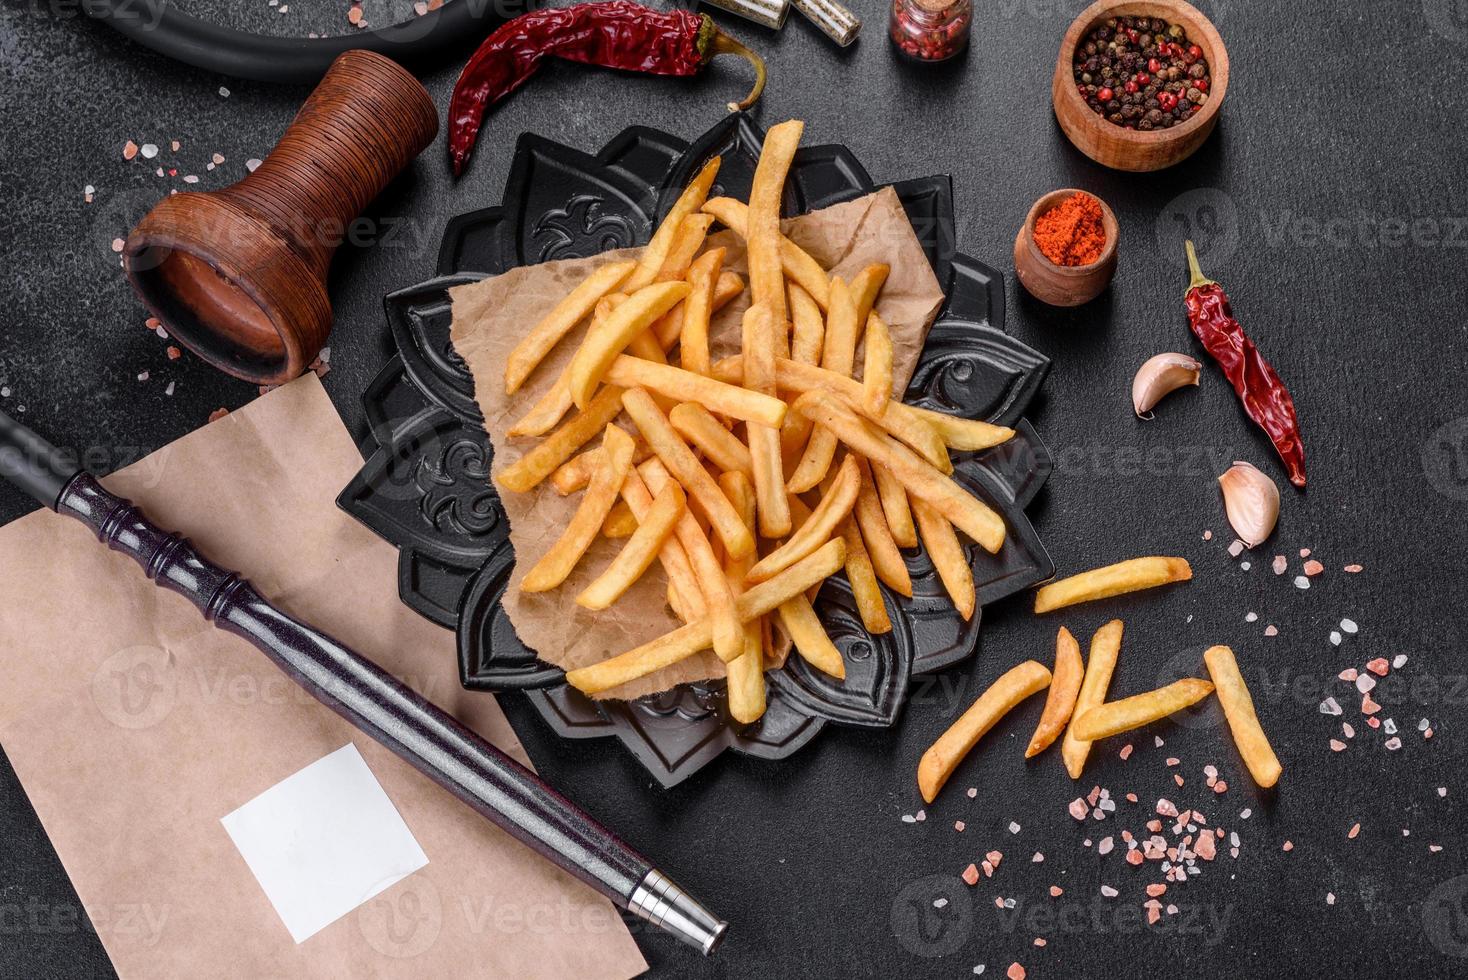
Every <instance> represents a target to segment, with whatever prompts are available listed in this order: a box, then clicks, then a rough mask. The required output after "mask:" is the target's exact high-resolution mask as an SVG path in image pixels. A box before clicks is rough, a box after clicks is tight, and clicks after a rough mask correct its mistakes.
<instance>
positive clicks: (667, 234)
mask: <svg viewBox="0 0 1468 980" xmlns="http://www.w3.org/2000/svg"><path fill="white" fill-rule="evenodd" d="M719 163H720V159H719V158H718V157H714V158H713V159H712V160H710V161H709V162H708V163H706V164H704V165H703V169H702V170H700V171H699V172H698V174H697V175H696V176H695V177H694V178H693V179H692V180H691V181H689V182H688V186H687V187H685V188H683V193H681V194H679V195H678V200H676V201H674V202H673V206H672V207H671V208H669V209H668V213H667V215H666V216H665V217H664V218H663V223H662V224H661V225H659V226H658V230H657V231H655V232H653V236H652V240H651V241H649V242H648V243H647V248H645V249H643V250H642V257H641V259H639V260H638V263H637V268H636V269H635V270H633V272H632V275H631V276H630V277H629V278H628V279H627V282H626V283H624V284H623V287H622V288H623V289H625V290H626V291H627V292H629V293H630V292H632V291H633V290H635V289H641V288H642V287H643V286H648V285H651V284H652V283H653V282H654V281H655V280H656V279H657V277H658V273H659V272H661V271H662V270H663V263H664V262H665V261H667V258H668V253H669V252H671V251H672V249H673V243H674V241H675V240H676V239H677V237H678V233H679V231H680V230H681V229H682V226H683V219H684V218H686V217H688V216H689V215H690V214H693V213H694V212H695V211H699V210H702V208H703V204H704V201H706V200H707V199H708V196H709V189H710V188H711V187H713V186H714V178H716V177H718V176H719Z"/></svg>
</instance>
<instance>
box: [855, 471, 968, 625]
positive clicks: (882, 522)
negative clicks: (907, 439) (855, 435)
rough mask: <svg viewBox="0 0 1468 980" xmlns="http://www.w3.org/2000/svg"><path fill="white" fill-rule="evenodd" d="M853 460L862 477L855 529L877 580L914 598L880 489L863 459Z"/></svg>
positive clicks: (858, 494)
mask: <svg viewBox="0 0 1468 980" xmlns="http://www.w3.org/2000/svg"><path fill="white" fill-rule="evenodd" d="M852 458H853V459H855V460H856V467H857V470H858V472H859V474H860V476H861V484H860V486H859V487H858V488H857V491H856V507H855V508H854V509H853V513H854V514H855V515H856V526H857V527H858V528H859V529H860V530H861V539H862V541H863V542H864V543H865V544H866V549H867V554H868V556H870V558H871V560H872V568H873V569H875V570H876V573H877V578H879V579H881V580H882V583H883V584H884V585H886V586H887V587H888V588H889V589H891V590H892V591H893V592H896V593H897V594H898V595H902V596H906V597H907V598H909V599H911V598H912V576H911V575H910V574H909V573H908V571H907V562H906V561H904V560H903V558H902V552H901V551H900V550H898V547H897V542H896V540H895V539H893V537H892V529H891V528H889V527H888V526H887V517H886V515H885V514H884V513H883V512H882V501H881V500H880V499H879V497H878V496H877V486H876V484H875V483H874V482H873V479H872V470H871V466H870V465H869V464H868V463H867V461H866V460H864V459H862V458H860V457H856V456H854V457H852ZM965 618H967V617H965Z"/></svg>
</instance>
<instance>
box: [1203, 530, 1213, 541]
mask: <svg viewBox="0 0 1468 980" xmlns="http://www.w3.org/2000/svg"><path fill="white" fill-rule="evenodd" d="M1203 540H1204V541H1212V540H1213V532H1212V531H1204V532H1203Z"/></svg>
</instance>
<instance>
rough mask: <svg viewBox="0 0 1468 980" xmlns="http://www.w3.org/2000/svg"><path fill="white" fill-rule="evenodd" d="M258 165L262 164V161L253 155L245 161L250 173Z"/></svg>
mask: <svg viewBox="0 0 1468 980" xmlns="http://www.w3.org/2000/svg"><path fill="white" fill-rule="evenodd" d="M258 166H260V161H259V160H256V159H254V158H253V157H251V158H250V159H249V160H246V161H245V169H246V170H248V171H249V172H250V173H254V172H255V168H256V167H258Z"/></svg>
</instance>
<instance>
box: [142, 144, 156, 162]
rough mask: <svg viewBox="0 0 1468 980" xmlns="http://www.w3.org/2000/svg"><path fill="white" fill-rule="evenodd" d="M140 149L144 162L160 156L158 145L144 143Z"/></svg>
mask: <svg viewBox="0 0 1468 980" xmlns="http://www.w3.org/2000/svg"><path fill="white" fill-rule="evenodd" d="M140 149H141V151H142V154H143V159H144V160H151V159H153V158H154V157H156V156H157V155H158V144H156V143H144V144H143V145H142V147H141V148H140Z"/></svg>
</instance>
